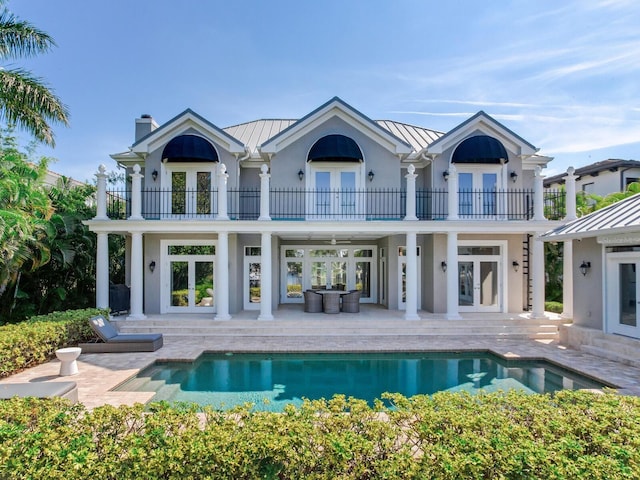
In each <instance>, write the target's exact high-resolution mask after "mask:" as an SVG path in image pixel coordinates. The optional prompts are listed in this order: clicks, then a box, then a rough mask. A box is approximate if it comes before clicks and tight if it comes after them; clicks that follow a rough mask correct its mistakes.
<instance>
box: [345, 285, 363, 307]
mask: <svg viewBox="0 0 640 480" xmlns="http://www.w3.org/2000/svg"><path fill="white" fill-rule="evenodd" d="M361 295H362V292H361V291H360V290H352V291H351V292H349V293H347V294H346V295H343V296H342V311H343V312H347V313H360V296H361Z"/></svg>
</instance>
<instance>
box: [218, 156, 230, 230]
mask: <svg viewBox="0 0 640 480" xmlns="http://www.w3.org/2000/svg"><path fill="white" fill-rule="evenodd" d="M218 168H219V170H218V215H217V216H216V220H229V214H228V213H227V180H228V179H229V174H228V173H227V166H226V165H225V164H224V163H221V164H220V166H219V167H218Z"/></svg>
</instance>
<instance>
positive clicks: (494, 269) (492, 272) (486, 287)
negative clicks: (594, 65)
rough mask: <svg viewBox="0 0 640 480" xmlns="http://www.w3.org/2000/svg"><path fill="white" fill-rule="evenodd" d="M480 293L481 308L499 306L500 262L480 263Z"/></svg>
mask: <svg viewBox="0 0 640 480" xmlns="http://www.w3.org/2000/svg"><path fill="white" fill-rule="evenodd" d="M479 293H480V298H479V304H480V305H481V306H483V307H495V306H498V262H480V292H479Z"/></svg>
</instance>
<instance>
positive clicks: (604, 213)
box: [542, 193, 640, 240]
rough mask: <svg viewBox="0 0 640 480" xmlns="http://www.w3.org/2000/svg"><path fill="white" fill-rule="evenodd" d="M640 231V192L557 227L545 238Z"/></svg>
mask: <svg viewBox="0 0 640 480" xmlns="http://www.w3.org/2000/svg"><path fill="white" fill-rule="evenodd" d="M630 229H631V230H633V229H637V230H638V231H640V193H639V194H636V195H634V196H632V197H629V198H625V199H624V200H621V201H619V202H617V203H614V204H612V205H609V206H608V207H605V208H603V209H601V210H597V211H595V212H593V213H590V214H589V215H586V216H584V217H581V218H578V219H577V220H574V221H572V222H570V223H568V224H566V225H562V226H561V227H558V228H555V229H553V230H551V231H549V232H547V233H545V234H544V235H542V238H543V239H544V240H556V239H557V240H562V239H563V238H567V239H569V238H584V237H595V236H598V235H606V234H609V235H611V234H615V233H616V232H617V231H627V230H630Z"/></svg>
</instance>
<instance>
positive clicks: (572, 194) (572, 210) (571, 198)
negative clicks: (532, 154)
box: [564, 167, 578, 245]
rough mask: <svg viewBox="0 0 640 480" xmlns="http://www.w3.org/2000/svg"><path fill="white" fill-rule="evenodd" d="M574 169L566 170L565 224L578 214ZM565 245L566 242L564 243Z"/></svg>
mask: <svg viewBox="0 0 640 480" xmlns="http://www.w3.org/2000/svg"><path fill="white" fill-rule="evenodd" d="M575 171H576V170H575V168H573V167H569V168H567V178H566V182H565V195H566V196H567V199H566V205H567V215H566V216H565V217H564V221H565V222H570V221H571V220H575V219H576V218H578V212H577V208H576V178H577V176H576V175H575ZM565 245H566V242H565Z"/></svg>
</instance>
